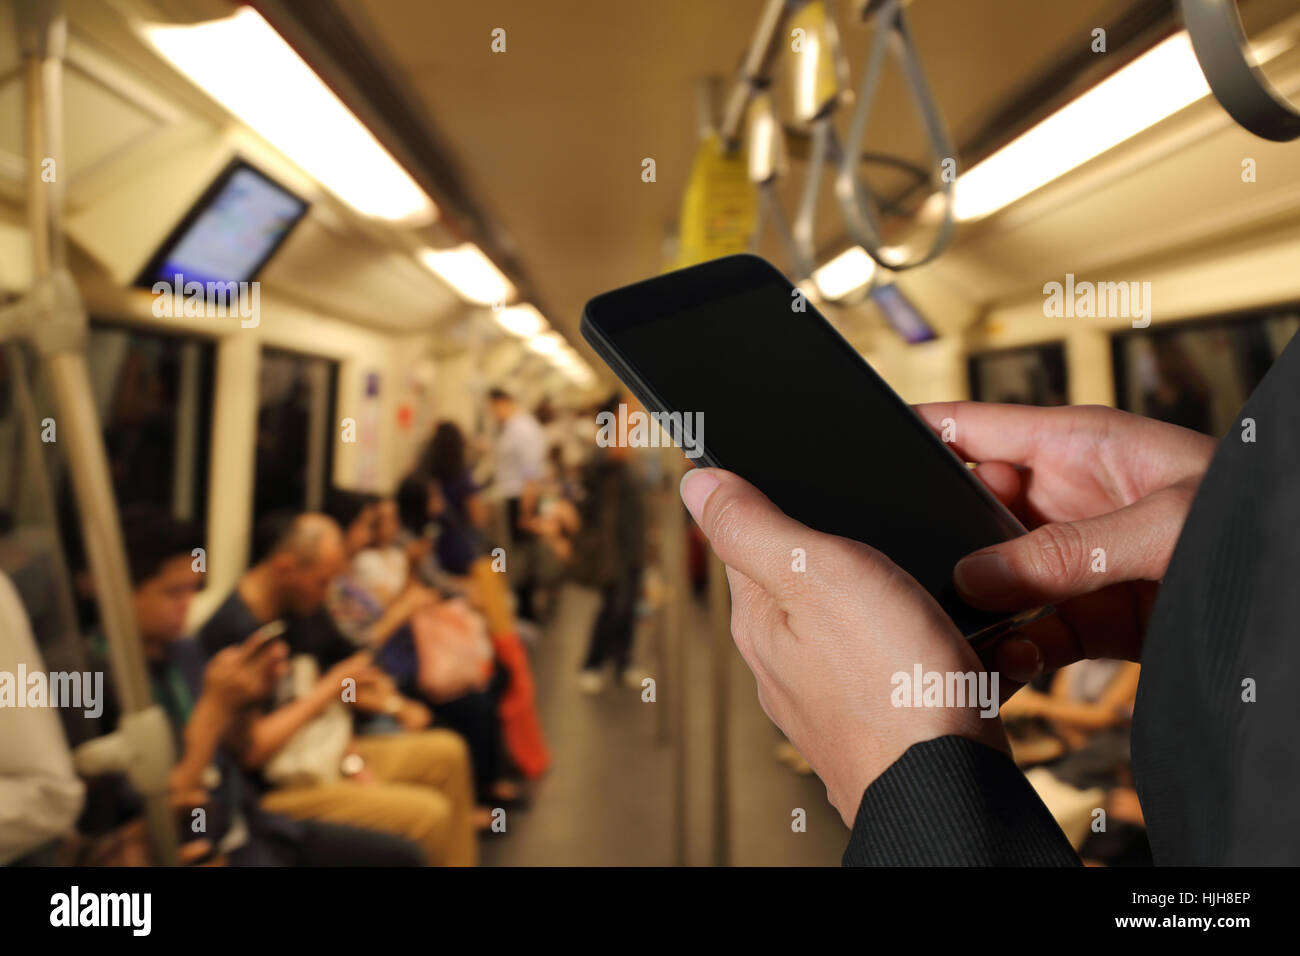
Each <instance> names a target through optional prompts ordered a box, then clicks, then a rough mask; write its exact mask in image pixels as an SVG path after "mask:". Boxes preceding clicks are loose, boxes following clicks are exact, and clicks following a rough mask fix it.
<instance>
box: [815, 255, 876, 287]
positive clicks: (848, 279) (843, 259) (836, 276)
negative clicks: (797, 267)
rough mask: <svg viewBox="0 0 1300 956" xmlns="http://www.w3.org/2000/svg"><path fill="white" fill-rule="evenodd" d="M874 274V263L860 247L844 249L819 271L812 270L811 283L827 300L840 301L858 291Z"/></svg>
mask: <svg viewBox="0 0 1300 956" xmlns="http://www.w3.org/2000/svg"><path fill="white" fill-rule="evenodd" d="M875 274H876V261H875V260H874V259H872V258H871V256H869V255H867V252H866V250H865V249H863V248H862V247H861V246H853V247H852V248H850V249H845V250H844V251H843V252H841V253H840V254H839V255H838V256H836V257H835V258H834V259H832V260H831V261H830V262H828V263H826V264H825V265H824V266H822V267H821V268H819V269H815V270H813V274H812V277H813V282H815V283H816V285H817V289H818V290H819V291H820V292H821V294H822V295H823V296H825V297H826V298H828V299H842V298H844V297H845V296H846V295H848V294H849V293H850V292H852V291H854V290H855V289H860V288H862V287H863V286H864V285H866V284H867V283H868V282H870V281H871V277H872V276H873V275H875Z"/></svg>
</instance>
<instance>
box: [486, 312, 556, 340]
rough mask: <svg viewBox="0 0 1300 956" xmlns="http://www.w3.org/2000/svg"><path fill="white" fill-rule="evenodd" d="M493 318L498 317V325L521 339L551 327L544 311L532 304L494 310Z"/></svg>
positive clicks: (538, 333)
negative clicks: (544, 316) (538, 309)
mask: <svg viewBox="0 0 1300 956" xmlns="http://www.w3.org/2000/svg"><path fill="white" fill-rule="evenodd" d="M492 318H494V319H496V322H497V325H499V326H501V328H503V329H505V330H506V331H507V332H509V333H510V334H511V335H517V336H519V337H520V338H521V339H527V338H532V337H533V336H534V335H541V334H542V333H543V332H545V331H546V330H547V328H548V327H549V326H548V324H547V321H546V319H544V318H542V313H540V312H538V311H537V309H536V307H534V306H531V305H515V306H511V307H510V308H508V309H502V310H501V311H500V312H493V313H492Z"/></svg>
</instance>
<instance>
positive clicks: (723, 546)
mask: <svg viewBox="0 0 1300 956" xmlns="http://www.w3.org/2000/svg"><path fill="white" fill-rule="evenodd" d="M758 518H759V511H758V508H757V507H756V503H755V502H754V501H753V499H752V498H751V497H750V496H748V495H745V494H739V493H736V492H734V491H731V490H730V489H727V488H719V489H718V490H717V491H715V492H714V493H713V494H712V495H710V496H709V501H708V504H707V505H706V507H705V514H704V527H705V530H706V532H707V534H708V538H709V540H710V541H711V542H712V543H713V547H714V550H715V551H718V552H719V555H720V556H722V557H723V560H726V558H725V555H723V552H724V551H725V552H726V553H733V552H734V551H735V550H736V549H738V548H741V547H743V546H744V544H745V542H746V540H747V539H748V537H749V536H750V535H752V533H753V529H754V526H755V523H756V521H757V520H758Z"/></svg>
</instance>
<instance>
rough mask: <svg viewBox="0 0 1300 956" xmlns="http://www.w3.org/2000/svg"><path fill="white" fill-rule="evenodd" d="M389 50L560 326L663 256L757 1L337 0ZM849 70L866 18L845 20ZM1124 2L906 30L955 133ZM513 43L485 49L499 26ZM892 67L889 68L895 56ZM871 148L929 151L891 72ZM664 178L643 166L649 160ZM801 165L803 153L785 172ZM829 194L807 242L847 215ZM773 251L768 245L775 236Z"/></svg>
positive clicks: (985, 118) (949, 10)
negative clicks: (539, 0)
mask: <svg viewBox="0 0 1300 956" xmlns="http://www.w3.org/2000/svg"><path fill="white" fill-rule="evenodd" d="M337 2H338V5H339V7H340V8H341V9H342V10H343V12H344V13H345V15H346V16H348V18H349V19H350V20H351V21H352V22H353V23H354V25H355V26H356V27H357V29H358V31H359V33H360V34H361V35H362V36H363V37H365V38H366V40H367V42H368V43H369V44H371V45H374V46H376V47H377V48H378V49H377V52H379V53H380V55H382V56H384V57H385V58H386V59H387V60H388V61H389V62H390V63H392V64H393V66H394V68H395V70H396V71H397V73H398V75H399V76H400V77H401V79H403V80H404V82H405V83H406V84H407V86H408V88H409V91H410V94H411V96H412V98H413V100H414V101H415V102H416V103H417V104H419V106H420V107H421V108H422V110H423V112H424V114H425V116H426V119H427V122H428V123H429V124H431V126H432V127H433V128H434V129H436V130H437V131H438V132H439V134H440V135H441V137H442V139H443V140H444V142H445V143H447V144H448V145H449V147H450V148H451V149H452V150H453V151H454V153H455V155H454V157H452V159H453V160H454V162H455V163H456V164H457V166H458V167H459V169H460V171H461V172H462V179H463V182H464V183H465V184H466V185H467V187H468V188H469V189H470V190H471V191H472V193H473V195H474V200H475V202H476V203H477V204H479V205H480V206H481V207H482V208H483V210H484V212H485V214H486V215H487V216H488V217H490V218H491V219H492V220H494V221H495V222H496V223H497V224H499V225H501V226H502V227H503V228H504V230H505V232H506V233H507V234H508V235H509V237H510V239H511V240H512V242H511V244H512V245H513V246H514V247H515V248H516V249H517V250H518V254H519V257H520V260H521V262H522V264H523V266H524V267H525V268H526V269H527V271H528V273H529V275H530V278H531V280H532V281H533V283H534V284H535V286H536V287H537V289H538V290H539V293H540V297H541V300H542V302H543V304H544V305H545V306H546V307H547V308H548V310H549V311H550V312H551V316H550V317H551V319H552V321H553V322H555V323H556V324H557V325H558V326H559V327H560V328H562V329H564V330H565V331H566V332H567V333H568V335H569V336H570V338H571V339H575V340H576V338H577V335H576V325H577V318H578V315H579V313H580V310H581V308H582V304H583V302H584V301H585V299H586V298H587V297H588V296H590V295H591V294H593V293H595V292H598V291H601V290H603V289H605V288H609V287H611V286H615V285H619V284H622V283H625V282H630V281H633V280H635V279H638V278H641V277H644V276H645V275H647V274H651V273H653V272H655V271H657V270H658V269H660V268H661V267H662V264H663V252H664V240H665V238H666V237H667V236H668V235H669V234H670V233H671V230H672V228H673V224H674V223H675V221H676V219H677V216H678V211H679V208H680V205H681V200H682V193H683V189H684V186H685V183H686V179H687V175H688V172H689V169H690V163H691V160H692V157H693V154H694V151H695V147H696V143H697V139H696V135H697V134H696V116H695V97H696V87H697V83H698V81H699V79H700V78H701V77H704V76H707V75H709V74H716V75H719V76H723V77H729V76H731V75H732V73H733V70H734V68H735V66H736V64H737V63H738V61H739V58H740V56H741V54H742V52H743V51H744V48H745V46H746V44H747V42H748V39H749V36H750V34H751V32H752V30H753V27H754V24H755V21H756V18H757V16H758V13H759V11H760V10H761V8H762V4H761V3H759V2H757V0H710V2H707V3H702V2H697V0H671V2H666V3H664V2H660V3H603V2H592V0H557V2H552V3H547V4H520V3H517V2H503V0H489V2H478V3H473V4H442V3H438V4H411V3H408V2H404V0H337ZM848 6H849V4H846V3H841V4H839V7H840V11H841V18H840V19H841V31H840V32H841V36H842V38H843V40H844V43H845V47H846V50H847V53H848V56H849V59H850V62H851V63H852V65H853V78H852V79H853V82H854V83H856V81H857V78H858V76H859V75H860V73H861V67H862V64H863V61H864V60H865V58H866V48H867V44H868V43H869V41H870V38H871V30H870V29H868V28H865V27H862V26H860V25H857V24H850V23H848V22H846V21H845V16H844V11H845V8H846V7H848ZM1133 6H1134V4H1133V3H1125V2H1119V0H1071V2H1070V3H1068V4H1066V3H1043V2H1042V0H983V2H979V3H971V2H969V0H917V2H915V3H913V4H912V5H911V7H910V8H909V16H910V20H911V24H912V28H913V33H914V36H915V39H916V42H917V45H918V47H919V49H920V54H921V57H922V59H923V61H924V63H925V66H926V68H927V69H928V71H929V75H930V79H931V83H932V85H933V88H934V91H935V96H936V98H937V99H938V101H939V103H940V106H941V107H942V109H943V111H944V113H945V115H946V117H947V121H948V123H949V126H950V128H951V130H952V133H953V137H954V139H955V141H956V142H958V143H965V142H969V141H971V139H972V138H975V137H978V136H979V134H980V133H981V131H984V130H986V129H987V127H988V124H989V123H990V122H991V121H992V120H994V119H995V118H996V117H997V115H998V114H999V112H1000V111H1001V110H1002V109H1003V108H1004V107H1005V106H1006V104H1007V103H1008V101H1009V100H1011V99H1013V98H1014V97H1015V96H1017V95H1018V94H1020V93H1023V91H1024V89H1025V87H1026V85H1031V86H1032V84H1033V83H1034V82H1035V80H1036V79H1037V78H1040V77H1042V76H1043V75H1044V73H1046V72H1049V71H1050V70H1051V69H1052V68H1053V66H1054V64H1055V63H1057V62H1058V61H1059V59H1060V57H1061V52H1062V50H1065V49H1069V48H1070V47H1072V46H1073V47H1075V48H1077V47H1078V46H1079V45H1080V44H1086V43H1087V42H1088V38H1089V35H1090V31H1091V29H1092V28H1093V27H1095V26H1098V25H1105V24H1108V23H1110V22H1112V20H1113V19H1114V18H1115V17H1116V16H1118V15H1119V14H1120V13H1121V12H1123V11H1125V10H1126V9H1130V8H1132V7H1133ZM497 27H501V28H504V29H505V30H506V31H507V33H506V35H507V51H506V53H504V54H494V53H493V52H491V50H490V49H489V40H490V33H491V31H492V30H493V29H494V28H497ZM891 70H892V66H891ZM879 103H880V105H879V107H878V108H877V109H876V111H875V113H874V116H873V120H872V124H871V127H870V129H869V137H870V140H871V144H870V145H869V148H871V149H875V150H878V151H882V152H888V153H891V154H893V155H900V156H903V157H907V158H911V159H914V160H924V158H925V155H926V153H925V149H924V147H923V145H922V141H921V140H920V138H919V127H918V124H917V122H916V120H915V119H914V118H913V116H912V107H911V104H910V102H909V101H908V99H907V95H906V91H905V86H904V85H903V84H902V82H901V81H900V79H899V77H898V76H897V74H896V72H895V73H889V74H887V75H886V77H885V85H884V87H883V89H882V94H881V97H880V98H879ZM647 156H651V157H654V158H655V159H656V165H657V174H658V181H657V183H655V184H646V183H643V182H642V181H641V177H640V172H641V161H642V158H643V157H647ZM795 171H796V172H797V167H796V170H795ZM831 201H832V200H831V196H830V194H829V189H827V190H826V191H825V194H824V195H823V207H824V208H823V214H822V215H821V216H820V226H819V229H820V233H819V235H818V242H819V245H821V246H822V247H823V248H826V249H828V250H834V246H835V244H836V243H837V242H841V241H842V236H843V230H842V227H841V226H840V224H839V219H838V217H837V216H835V215H834V213H833V209H832V208H831V207H830V203H831ZM773 258H777V255H776V252H775V249H774V250H773Z"/></svg>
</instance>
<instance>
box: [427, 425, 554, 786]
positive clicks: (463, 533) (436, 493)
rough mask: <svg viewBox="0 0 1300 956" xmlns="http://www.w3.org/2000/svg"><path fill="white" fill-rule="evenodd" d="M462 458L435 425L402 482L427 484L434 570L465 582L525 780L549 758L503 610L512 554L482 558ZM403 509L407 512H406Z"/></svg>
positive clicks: (483, 519) (483, 516)
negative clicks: (498, 669)
mask: <svg viewBox="0 0 1300 956" xmlns="http://www.w3.org/2000/svg"><path fill="white" fill-rule="evenodd" d="M466 457H467V456H466V445H465V436H464V433H463V432H461V430H460V428H459V427H458V426H457V425H456V424H455V423H454V422H441V423H440V424H439V425H438V427H437V429H436V430H435V431H434V433H433V438H432V439H431V440H430V442H429V446H428V449H427V450H426V452H425V454H424V457H423V459H422V461H421V466H420V469H419V470H418V471H417V473H416V475H415V476H413V478H412V479H408V480H414V481H426V482H430V483H431V486H432V487H431V489H430V499H429V509H430V511H431V513H432V516H433V517H434V518H435V519H436V521H437V527H438V532H437V540H436V542H435V545H434V554H435V557H436V559H437V563H438V566H439V567H440V568H442V569H443V570H444V571H445V572H447V573H449V574H451V575H454V576H457V577H462V578H463V577H465V576H468V578H469V579H470V581H471V582H472V583H471V586H470V589H469V593H470V599H471V600H472V601H473V603H474V605H475V606H476V607H477V608H478V609H479V610H480V611H482V612H483V614H484V616H485V617H486V618H487V623H488V632H489V634H490V635H491V638H492V645H493V648H494V651H495V654H496V659H497V660H498V661H499V662H500V664H501V665H502V666H503V667H504V668H505V669H506V670H507V671H508V672H509V680H508V682H507V683H506V684H505V686H504V688H503V690H502V692H501V703H500V714H501V719H502V721H503V722H504V726H505V737H506V747H507V749H508V750H509V751H510V756H511V758H512V759H513V760H514V762H515V766H516V767H518V768H519V770H520V772H521V773H523V775H524V776H525V777H528V778H530V779H533V778H536V777H538V776H540V775H541V774H543V773H544V772H545V771H546V768H547V767H548V766H549V765H550V753H549V751H548V749H547V747H546V740H545V738H544V736H543V734H542V727H541V722H540V720H539V719H538V716H537V708H536V694H535V691H534V682H533V674H532V666H531V665H530V663H529V661H528V653H527V651H526V650H525V649H524V646H523V644H522V642H521V641H520V622H519V620H517V619H516V616H515V614H514V612H513V611H512V610H511V607H510V589H509V583H508V582H509V580H510V578H509V575H510V570H509V564H508V560H507V559H510V558H512V557H517V556H516V554H515V552H514V551H513V550H512V551H511V552H509V553H507V554H494V555H488V554H487V549H486V546H485V544H484V541H483V535H482V529H483V527H484V525H485V524H486V523H487V509H486V506H485V505H484V503H483V501H482V499H481V497H480V494H479V489H478V487H477V486H476V485H475V484H474V480H473V477H472V476H471V474H470V470H469V466H468V463H467V461H466ZM410 510H411V509H410V508H409V507H408V513H409V512H410ZM412 517H413V516H412ZM521 520H523V521H524V523H525V525H529V524H530V521H531V519H530V518H528V517H524V518H523V519H521ZM530 533H531V532H530ZM534 543H535V542H534ZM532 550H533V553H532V555H530V556H529V557H525V563H528V561H530V560H532V561H534V563H535V558H536V548H533V549H532ZM529 593H530V595H531V589H529Z"/></svg>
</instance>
